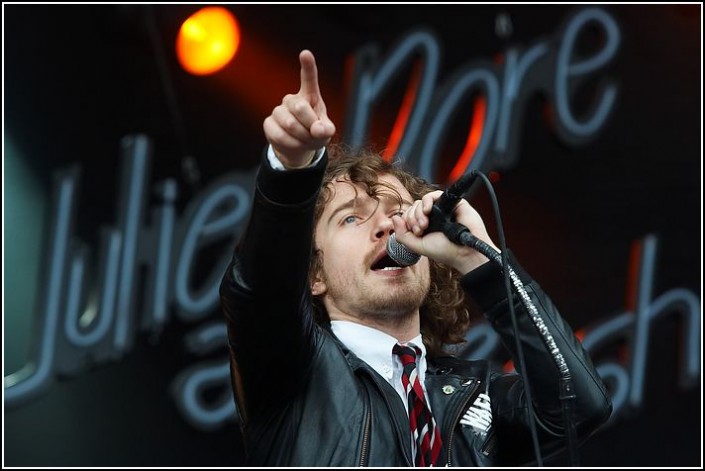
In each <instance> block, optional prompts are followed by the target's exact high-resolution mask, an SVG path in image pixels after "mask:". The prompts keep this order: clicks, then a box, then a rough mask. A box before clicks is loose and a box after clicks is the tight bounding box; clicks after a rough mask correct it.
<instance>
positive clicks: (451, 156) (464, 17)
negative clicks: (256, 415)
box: [3, 4, 702, 467]
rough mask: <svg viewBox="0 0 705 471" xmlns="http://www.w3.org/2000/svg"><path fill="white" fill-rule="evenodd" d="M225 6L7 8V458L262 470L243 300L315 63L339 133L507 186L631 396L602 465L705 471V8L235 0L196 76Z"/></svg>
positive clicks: (528, 251)
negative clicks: (234, 48)
mask: <svg viewBox="0 0 705 471" xmlns="http://www.w3.org/2000/svg"><path fill="white" fill-rule="evenodd" d="M199 8H200V6H198V5H183V6H181V5H153V6H150V5H56V6H54V5H29V4H27V5H5V4H4V5H3V23H4V24H3V29H4V67H3V74H4V97H3V112H4V119H3V124H4V129H3V188H4V192H3V195H4V200H3V223H4V225H3V241H4V245H3V252H4V253H3V270H4V275H3V281H4V284H3V289H4V295H3V323H4V325H3V340H4V341H3V352H4V361H3V369H4V416H3V422H4V430H3V431H4V435H3V445H4V453H3V461H4V464H5V465H7V466H51V467H57V466H91V467H95V466H238V465H242V464H243V455H242V445H241V441H240V436H239V429H238V422H237V414H236V410H235V407H234V405H233V402H232V396H231V393H230V389H229V386H228V371H227V357H226V349H225V336H224V327H223V323H222V319H221V315H220V312H219V308H218V297H217V285H218V282H219V279H220V276H221V274H222V272H223V270H224V267H225V265H224V264H225V263H226V262H227V260H228V258H229V256H230V252H231V250H232V247H233V244H234V242H235V240H236V238H237V236H238V235H239V234H240V232H241V231H242V226H243V224H244V222H245V220H246V217H247V212H248V209H249V204H250V194H251V191H252V187H253V178H254V172H255V170H256V166H257V165H258V163H259V158H260V155H261V151H262V149H263V147H264V138H263V135H262V130H261V124H262V121H263V119H264V118H265V117H266V116H267V115H268V114H269V112H270V111H271V110H272V108H273V107H274V106H276V105H277V104H279V102H280V100H281V98H282V96H283V95H284V94H286V93H290V92H292V93H293V92H296V90H297V89H298V79H299V69H298V67H299V66H298V59H297V54H298V52H299V51H300V50H301V49H304V48H308V49H311V50H312V51H313V52H314V54H315V56H316V59H317V62H318V68H319V76H320V81H321V87H322V93H323V96H324V98H325V99H326V103H327V105H328V107H329V114H330V116H331V117H332V118H333V120H334V121H335V122H336V124H337V127H338V136H337V137H336V139H337V140H339V141H343V142H346V143H348V144H351V145H355V146H360V145H370V146H372V147H374V148H375V149H377V150H380V151H382V152H385V153H386V154H390V155H391V154H396V155H398V156H399V159H400V160H401V161H402V162H404V164H405V165H407V166H408V167H409V168H410V169H412V170H414V171H416V172H417V173H419V174H421V175H422V176H424V177H425V178H427V179H429V180H430V181H433V182H436V183H439V184H441V185H443V184H446V183H447V182H449V181H452V180H453V179H454V178H457V176H458V175H460V174H462V173H463V172H465V171H468V170H470V169H480V170H483V171H484V172H486V173H488V174H490V176H491V177H492V180H493V182H494V186H495V190H496V192H497V196H498V199H499V203H500V207H501V211H502V217H503V221H504V229H505V231H506V235H507V241H508V245H509V247H511V248H512V249H513V250H514V252H515V253H516V254H517V256H518V258H519V260H520V261H521V262H522V264H523V265H524V267H525V268H526V269H527V270H528V271H529V272H530V273H532V275H533V276H534V278H536V279H537V280H538V281H539V283H540V284H541V285H542V286H543V287H544V289H545V290H546V291H547V292H548V293H549V294H550V295H551V297H552V298H553V299H554V301H555V302H556V304H557V305H558V306H559V308H560V309H561V311H562V313H563V314H564V316H565V317H566V319H567V320H568V322H569V323H570V324H571V326H573V328H574V329H575V331H576V332H578V334H579V335H580V336H581V338H582V339H583V342H584V344H585V346H586V348H588V350H589V351H590V353H591V354H592V356H593V359H594V361H595V364H596V366H597V367H598V370H599V373H600V375H601V376H602V377H603V378H604V380H605V382H606V384H607V385H608V388H609V390H610V393H611V395H612V397H613V401H614V406H615V411H614V414H613V416H612V418H611V419H610V422H609V423H608V425H607V426H605V427H604V428H603V429H602V430H600V431H599V432H598V433H597V434H596V435H594V436H593V437H592V438H591V439H590V440H589V441H588V442H587V443H586V445H585V446H584V447H583V448H582V452H581V461H582V464H583V465H586V466H697V465H702V455H701V444H702V406H701V404H702V387H701V336H700V329H701V323H700V319H701V313H702V303H701V298H702V294H701V287H702V279H701V270H700V268H701V263H702V252H701V247H702V225H701V222H702V219H701V214H702V203H701V202H702V187H701V174H702V132H701V129H702V119H701V118H702V115H701V109H702V89H701V71H702V55H701V37H702V6H701V5H656V6H647V5H637V6H631V5H614V6H612V5H601V6H598V7H588V6H581V5H571V6H560V5H558V6H549V5H543V6H529V5H526V6H523V5H480V6H475V5H400V6H392V5H386V6H375V5H345V6H334V5H323V6H319V5H316V6H314V5H296V6H295V5H291V6H287V5H268V6H257V5H228V6H227V7H226V8H227V9H228V10H229V11H230V12H232V13H233V14H234V15H235V17H236V18H237V21H238V24H239V26H240V31H241V41H240V48H239V50H238V52H237V54H236V56H235V58H234V59H233V60H232V61H231V62H230V63H229V64H228V65H227V66H226V67H225V68H224V69H222V70H221V71H219V72H217V73H214V74H212V75H206V76H196V75H191V74H189V73H188V72H186V71H185V70H184V69H183V68H181V66H180V64H179V62H178V60H177V56H176V54H175V41H176V37H177V33H178V31H179V28H180V26H181V24H182V23H183V22H184V21H185V20H186V19H187V18H188V17H189V15H191V14H193V13H195V12H196V11H197V10H198V9H199ZM469 199H470V201H471V203H472V204H473V205H475V206H476V207H477V208H478V209H479V210H480V211H481V212H482V213H483V214H485V215H486V216H485V218H486V220H487V221H488V226H494V221H493V220H492V215H491V211H490V206H489V203H488V201H489V200H488V197H487V193H486V192H485V191H484V190H481V189H478V190H477V191H475V192H473V194H471V195H470V196H469ZM491 231H495V229H494V228H493V229H491ZM493 234H496V232H493ZM698 254H700V255H698ZM468 340H469V342H468V345H467V346H466V347H465V349H464V350H462V351H461V352H459V353H460V354H461V355H463V356H466V357H469V358H478V357H484V358H489V359H492V360H493V361H496V362H497V364H498V365H500V366H501V365H502V364H503V363H504V362H505V361H506V356H505V355H504V353H503V351H502V348H501V347H500V346H499V345H498V344H497V339H496V337H495V336H494V335H493V333H492V332H491V330H489V329H487V326H486V325H483V324H481V323H480V324H478V325H477V327H475V328H474V329H472V330H471V331H470V332H469V333H468ZM263 341H266V339H263ZM509 367H510V366H507V368H509ZM272 381H273V387H275V385H276V378H274V377H273V380H272ZM566 462H567V459H566V457H559V458H557V459H555V460H552V461H551V462H549V463H547V464H554V465H559V464H565V463H566Z"/></svg>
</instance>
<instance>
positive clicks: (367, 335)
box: [330, 321, 430, 414]
mask: <svg viewBox="0 0 705 471" xmlns="http://www.w3.org/2000/svg"><path fill="white" fill-rule="evenodd" d="M330 324H331V329H332V330H333V333H334V334H335V336H336V337H338V339H340V341H341V342H343V343H344V344H345V346H346V347H348V348H349V349H350V350H351V351H352V352H353V353H354V354H355V355H357V356H358V357H359V358H360V359H361V360H362V361H364V362H365V363H367V364H368V365H370V366H371V367H372V369H374V370H375V371H376V372H377V373H379V375H380V376H381V377H382V378H384V379H385V380H386V381H387V382H388V383H389V384H391V385H392V386H393V387H394V390H395V391H396V392H397V394H398V395H399V397H400V398H401V400H402V402H403V403H404V410H406V413H407V414H408V413H409V407H408V399H407V396H406V391H405V390H404V385H403V384H402V382H401V374H402V371H403V370H404V367H403V366H402V364H401V359H400V358H399V356H398V355H395V354H393V353H392V349H393V348H394V345H396V344H397V343H399V342H398V340H397V339H396V338H394V337H392V336H391V335H388V334H386V333H384V332H382V331H381V330H377V329H375V328H373V327H368V326H365V325H362V324H356V323H355V322H349V321H331V323H330ZM407 345H409V346H412V347H413V346H416V347H418V348H419V349H420V350H421V356H420V357H419V358H417V359H416V368H417V374H418V376H419V381H420V382H421V387H422V388H423V391H424V396H426V403H427V404H428V405H429V408H430V402H429V400H428V393H427V392H426V385H425V383H424V380H425V379H426V347H425V346H424V344H423V340H422V338H421V334H419V335H417V336H416V337H414V338H413V339H411V340H410V341H409V342H407Z"/></svg>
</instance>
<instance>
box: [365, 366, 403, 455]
mask: <svg viewBox="0 0 705 471" xmlns="http://www.w3.org/2000/svg"><path fill="white" fill-rule="evenodd" d="M362 371H363V372H364V373H365V374H366V375H367V377H368V378H370V379H371V380H372V382H373V383H374V384H375V386H376V387H377V388H378V389H379V390H380V391H381V390H382V386H381V385H380V384H378V382H377V378H375V376H374V375H373V374H371V373H370V372H367V371H365V369H362ZM381 396H382V399H384V402H385V404H386V405H387V409H388V410H389V411H390V412H392V411H393V409H392V405H391V404H390V403H389V399H388V398H387V395H386V394H384V392H383V391H381ZM368 399H369V396H368ZM369 407H370V416H371V414H372V404H370V406H369ZM392 413H393V412H392ZM395 429H396V427H395ZM398 433H399V430H398V429H397V434H398ZM363 445H364V443H363ZM405 449H407V448H405ZM404 460H405V461H406V464H407V466H409V467H413V466H414V465H413V464H412V462H411V461H409V457H408V456H407V454H406V453H404Z"/></svg>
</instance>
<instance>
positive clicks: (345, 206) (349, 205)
mask: <svg viewBox="0 0 705 471" xmlns="http://www.w3.org/2000/svg"><path fill="white" fill-rule="evenodd" d="M361 200H362V199H361V198H360V197H355V198H353V199H351V200H348V201H347V202H345V203H343V204H341V205H340V206H338V207H337V208H335V209H334V210H333V212H332V213H330V216H329V217H328V224H330V222H331V221H332V220H333V217H334V216H335V215H336V214H338V213H339V212H341V211H344V210H346V209H350V208H354V207H355V205H357V204H358V203H362V201H361Z"/></svg>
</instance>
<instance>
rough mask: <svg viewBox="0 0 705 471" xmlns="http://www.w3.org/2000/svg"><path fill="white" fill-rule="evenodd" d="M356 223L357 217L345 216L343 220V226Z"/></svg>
mask: <svg viewBox="0 0 705 471" xmlns="http://www.w3.org/2000/svg"><path fill="white" fill-rule="evenodd" d="M355 221H357V216H354V215H350V216H346V217H345V219H343V224H353V223H355Z"/></svg>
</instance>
